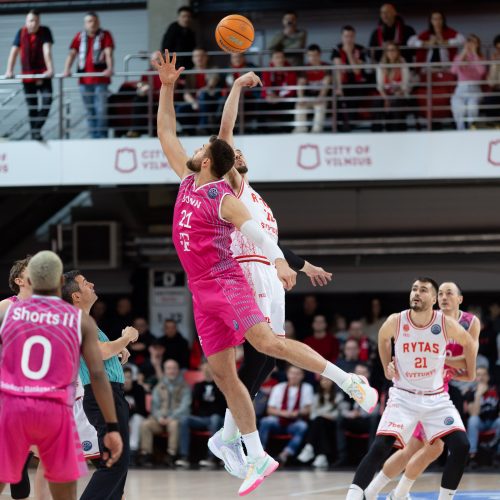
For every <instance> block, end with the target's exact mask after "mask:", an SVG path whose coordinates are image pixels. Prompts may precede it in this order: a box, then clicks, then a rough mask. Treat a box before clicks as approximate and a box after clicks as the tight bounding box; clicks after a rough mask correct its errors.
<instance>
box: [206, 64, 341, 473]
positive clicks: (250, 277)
mask: <svg viewBox="0 0 500 500" xmlns="http://www.w3.org/2000/svg"><path fill="white" fill-rule="evenodd" d="M260 84H261V81H260V79H259V77H258V76H257V75H256V74H255V73H253V72H250V73H246V74H244V75H242V76H240V77H239V78H237V79H236V80H235V82H234V84H233V86H232V88H231V92H230V93H229V96H228V98H227V99H226V102H225V105H224V112H223V113H222V120H221V126H220V131H219V136H218V137H219V138H220V139H223V140H225V141H226V142H227V143H228V144H230V145H231V146H232V147H233V148H234V141H233V129H234V126H235V123H236V118H237V114H238V107H239V106H238V105H239V99H240V94H241V89H242V88H245V87H254V86H256V85H260ZM234 152H235V164H234V167H233V168H232V169H231V170H230V171H229V172H228V174H227V175H226V176H225V179H226V181H227V182H228V183H229V185H230V186H231V188H232V190H233V193H234V194H235V195H236V196H237V198H238V199H240V200H241V201H242V202H243V204H244V205H245V207H246V208H247V209H248V211H249V212H250V215H251V216H252V218H253V219H254V220H255V221H256V222H257V223H258V224H259V225H260V227H261V228H262V229H263V230H264V231H265V232H266V233H267V234H268V236H269V237H270V238H271V239H273V240H274V241H275V242H276V243H278V244H279V242H278V222H277V220H276V218H275V216H274V214H273V211H272V209H271V207H270V206H269V205H268V204H267V203H266V202H265V201H264V199H263V198H262V196H260V195H259V193H257V191H255V190H254V189H253V188H252V186H251V185H250V184H249V182H248V179H247V173H248V166H247V163H246V160H245V157H244V155H243V153H242V152H241V150H239V149H235V150H234ZM280 248H281V250H282V251H283V253H284V255H285V258H286V260H287V262H288V264H289V265H290V267H292V269H294V270H295V271H302V272H304V273H305V274H306V275H307V276H308V277H309V278H310V279H311V282H312V284H313V285H314V286H316V285H319V286H323V285H326V284H327V283H328V282H329V281H331V279H332V274H331V273H329V272H326V271H325V270H324V269H322V268H321V267H316V266H313V265H312V264H310V263H309V262H307V261H305V260H304V259H302V258H300V257H299V256H297V255H295V254H294V253H293V252H292V251H291V250H289V249H287V248H285V247H283V246H280ZM231 252H232V254H233V257H234V258H235V259H236V260H237V261H238V262H239V263H240V266H241V268H242V270H243V274H244V275H245V278H246V279H247V281H248V283H249V284H250V287H251V288H252V290H253V292H254V298H255V301H256V303H257V306H258V307H259V309H260V311H261V312H262V314H263V315H264V317H265V319H266V321H267V322H268V323H269V325H270V327H271V329H272V331H273V333H275V334H276V335H280V336H284V335H285V330H284V323H285V290H284V289H283V285H282V284H281V282H280V280H279V278H278V276H277V274H276V269H275V267H274V266H272V265H271V263H270V262H269V260H268V259H267V258H266V257H265V256H264V255H263V252H262V249H260V248H259V247H258V246H256V245H255V244H254V243H253V242H252V241H249V240H248V238H246V237H245V236H244V235H243V234H242V233H241V232H240V231H234V232H233V234H232V243H231ZM244 351H245V352H244V360H243V364H242V365H241V367H240V369H239V370H238V376H239V378H240V379H241V381H242V382H243V384H244V385H245V387H246V388H247V389H248V391H249V393H250V397H252V399H253V398H254V397H255V395H256V394H257V391H258V390H259V388H260V386H261V385H262V384H263V382H264V381H265V380H266V378H267V377H268V376H269V374H270V373H271V372H272V371H273V370H274V368H275V366H276V361H275V359H274V358H271V357H270V356H267V355H265V354H262V353H260V352H258V351H257V350H255V349H254V348H253V347H252V346H251V345H250V344H249V343H248V342H246V343H245V344H244ZM348 382H349V383H350V380H348ZM237 436H238V428H237V426H236V423H235V421H234V418H233V416H232V414H231V412H230V410H229V409H227V410H226V415H225V419H224V426H223V428H222V429H221V430H220V431H218V432H217V433H216V434H214V436H212V437H211V438H210V439H209V441H208V447H209V448H210V450H211V451H212V453H213V454H214V455H215V456H217V457H218V458H220V459H221V460H224V465H225V468H226V470H227V471H228V472H229V473H230V474H232V475H234V476H236V477H241V478H244V477H245V476H246V472H247V464H246V457H245V454H244V452H243V447H242V445H241V440H240V439H235V437H237Z"/></svg>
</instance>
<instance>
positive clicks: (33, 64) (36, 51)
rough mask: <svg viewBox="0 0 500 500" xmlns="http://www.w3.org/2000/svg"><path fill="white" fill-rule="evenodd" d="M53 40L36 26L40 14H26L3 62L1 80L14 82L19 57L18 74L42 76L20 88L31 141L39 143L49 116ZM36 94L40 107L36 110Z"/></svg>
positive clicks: (29, 80)
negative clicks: (10, 79) (24, 103)
mask: <svg viewBox="0 0 500 500" xmlns="http://www.w3.org/2000/svg"><path fill="white" fill-rule="evenodd" d="M53 43H54V39H53V38H52V33H51V31H50V29H49V28H47V26H41V25H40V14H39V13H38V11H36V10H30V11H29V12H28V14H27V16H26V21H25V24H24V26H23V27H22V28H21V29H20V30H19V31H18V32H17V34H16V36H15V37H14V42H13V44H12V48H11V49H10V54H9V59H8V61H7V70H6V72H5V78H14V66H15V65H16V59H17V56H18V55H19V54H20V59H21V74H23V75H43V77H42V78H36V79H30V78H27V79H24V80H23V88H24V95H25V98H26V104H27V105H28V115H29V120H30V128H31V138H32V139H33V140H35V141H41V140H43V138H42V134H41V130H42V127H43V125H44V124H45V121H46V120H47V117H48V116H49V111H50V106H51V104H52V80H51V78H52V77H53V76H54V63H53V62H52V45H53ZM38 94H40V98H41V106H40V107H39V106H38Z"/></svg>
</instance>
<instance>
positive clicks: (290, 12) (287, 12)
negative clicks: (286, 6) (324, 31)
mask: <svg viewBox="0 0 500 500" xmlns="http://www.w3.org/2000/svg"><path fill="white" fill-rule="evenodd" d="M287 14H292V16H295V17H299V16H297V12H296V11H294V10H287V11H285V13H284V14H283V15H284V16H286V15H287Z"/></svg>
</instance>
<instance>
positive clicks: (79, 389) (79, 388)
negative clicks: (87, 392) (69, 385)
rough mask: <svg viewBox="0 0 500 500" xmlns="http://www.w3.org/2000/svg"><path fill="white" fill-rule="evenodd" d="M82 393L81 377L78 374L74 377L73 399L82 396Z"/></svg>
mask: <svg viewBox="0 0 500 500" xmlns="http://www.w3.org/2000/svg"><path fill="white" fill-rule="evenodd" d="M83 394H84V390H83V384H82V379H81V378H80V375H78V378H77V379H76V391H75V399H80V398H83Z"/></svg>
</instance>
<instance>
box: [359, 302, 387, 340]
mask: <svg viewBox="0 0 500 500" xmlns="http://www.w3.org/2000/svg"><path fill="white" fill-rule="evenodd" d="M386 319H387V318H386V317H385V316H384V315H383V313H382V303H381V302H380V299H378V298H374V299H372V300H371V301H370V310H369V311H368V314H367V317H366V318H364V319H363V327H364V330H365V332H366V336H367V337H368V338H369V339H370V340H371V341H372V342H377V340H378V331H379V330H380V327H381V326H382V325H383V324H384V321H385V320H386Z"/></svg>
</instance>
